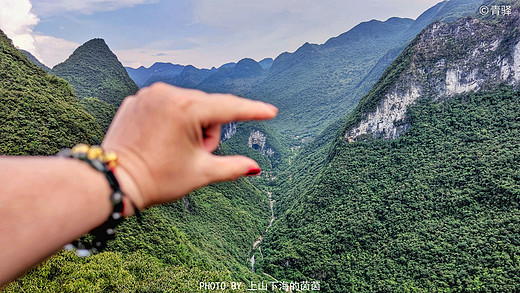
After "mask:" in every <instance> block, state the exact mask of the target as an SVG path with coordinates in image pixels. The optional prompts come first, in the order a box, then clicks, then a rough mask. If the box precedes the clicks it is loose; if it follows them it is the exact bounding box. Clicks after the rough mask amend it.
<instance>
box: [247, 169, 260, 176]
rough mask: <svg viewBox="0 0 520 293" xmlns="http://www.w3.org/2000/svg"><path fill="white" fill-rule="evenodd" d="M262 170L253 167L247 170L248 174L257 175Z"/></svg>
mask: <svg viewBox="0 0 520 293" xmlns="http://www.w3.org/2000/svg"><path fill="white" fill-rule="evenodd" d="M260 172H262V170H260V168H251V169H249V171H247V173H246V176H255V175H258V174H260Z"/></svg>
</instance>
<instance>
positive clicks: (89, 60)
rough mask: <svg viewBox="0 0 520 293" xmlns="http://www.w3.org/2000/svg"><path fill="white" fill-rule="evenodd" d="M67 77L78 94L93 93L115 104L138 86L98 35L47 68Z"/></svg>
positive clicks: (88, 94) (82, 96)
mask: <svg viewBox="0 0 520 293" xmlns="http://www.w3.org/2000/svg"><path fill="white" fill-rule="evenodd" d="M51 73H52V74H55V75H57V76H59V77H62V78H63V79H65V80H67V81H68V82H69V83H70V84H71V85H72V87H73V88H74V91H75V92H76V94H77V95H78V96H79V97H80V98H84V97H96V98H99V99H100V100H102V101H104V102H107V103H110V104H113V105H116V106H119V104H121V102H122V101H123V99H124V98H125V97H127V96H129V95H133V94H135V93H136V92H137V90H138V89H139V88H138V87H137V85H136V84H135V82H134V81H133V80H132V79H131V78H130V77H129V76H128V73H127V72H126V70H125V68H124V67H123V65H122V64H121V62H119V60H118V59H117V56H116V55H114V53H112V51H110V48H108V46H107V44H106V43H105V41H104V40H102V39H92V40H90V41H88V42H86V43H85V44H83V45H81V46H80V47H79V48H77V49H76V50H75V51H74V52H73V53H72V55H71V56H70V57H69V58H68V59H67V60H65V61H64V62H63V63H60V64H58V65H56V66H54V68H53V69H52V71H51Z"/></svg>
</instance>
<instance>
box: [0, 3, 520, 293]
mask: <svg viewBox="0 0 520 293" xmlns="http://www.w3.org/2000/svg"><path fill="white" fill-rule="evenodd" d="M504 3H506V4H507V5H511V6H512V8H511V15H509V16H507V17H503V18H500V19H497V18H492V17H491V16H489V15H488V16H483V15H481V14H479V13H478V11H479V10H478V9H479V7H480V6H481V5H487V6H489V7H491V6H492V5H496V4H497V2H496V1H494V0H485V1H477V0H451V1H443V2H440V3H439V4H437V5H435V6H433V7H431V8H430V9H428V10H427V11H425V12H424V13H423V14H422V15H421V16H419V17H418V18H417V19H415V20H412V19H406V18H398V17H393V18H390V19H388V20H386V21H378V20H372V21H368V22H363V23H360V24H359V25H357V26H355V27H354V28H352V29H351V30H350V31H348V32H345V33H343V34H341V35H338V36H336V37H333V38H330V39H329V40H328V41H326V42H325V43H323V44H310V43H305V44H304V45H302V46H301V47H300V48H298V49H297V50H296V51H295V52H292V53H289V52H286V53H282V54H281V55H279V56H278V57H276V58H274V59H264V60H261V61H260V62H257V61H255V60H253V59H251V58H244V59H242V60H238V61H237V62H232V63H228V64H224V65H222V66H221V67H219V68H215V67H213V68H210V69H200V68H196V67H194V66H191V65H179V64H172V63H164V62H163V63H160V62H157V63H155V64H154V65H153V66H151V67H149V68H145V67H139V68H129V67H126V68H125V67H123V65H122V64H121V62H120V61H119V59H118V57H117V56H116V55H115V54H114V53H113V52H112V51H111V50H110V48H109V47H108V45H107V44H106V43H105V41H104V40H102V39H93V40H91V41H88V42H87V43H85V44H84V45H82V46H80V47H79V48H78V49H77V50H75V51H74V53H73V54H72V55H71V56H70V57H69V58H68V59H67V60H65V61H64V62H63V63H61V64H59V65H57V66H55V67H54V68H52V69H50V68H44V67H43V66H42V65H43V64H41V65H40V64H38V63H37V62H35V61H34V60H33V58H34V56H32V57H31V56H29V55H28V54H27V53H24V52H20V51H18V50H17V49H16V48H15V47H14V46H13V45H12V43H11V41H10V40H9V39H8V38H7V37H6V36H5V35H4V34H0V45H1V47H0V65H1V67H0V99H2V103H0V119H1V124H0V153H1V154H2V155H53V154H55V153H56V152H57V151H58V150H59V149H60V148H62V147H69V146H71V145H73V144H75V143H76V142H85V143H89V144H97V143H100V142H101V141H102V139H103V135H104V133H105V132H106V131H107V129H108V127H109V125H110V121H111V120H112V118H113V116H114V115H115V113H116V111H117V108H118V106H119V105H120V103H121V102H122V99H123V98H124V97H126V96H128V95H131V94H133V93H135V92H136V91H137V90H138V89H139V87H143V86H146V85H149V84H151V83H153V82H157V81H161V82H166V83H169V84H172V85H177V86H183V87H188V88H195V89H200V90H204V91H208V92H226V93H232V94H236V95H240V96H244V97H248V98H252V99H258V100H262V101H266V102H270V103H273V104H274V105H276V106H277V107H279V109H280V115H279V117H277V118H275V119H274V120H273V121H267V122H238V123H230V124H228V125H225V126H223V130H222V135H221V144H220V146H219V147H218V149H217V150H216V151H215V153H216V154H218V155H234V154H241V155H246V156H248V157H251V158H253V159H254V160H256V161H257V162H258V164H259V165H260V167H261V168H262V174H261V175H260V176H258V177H254V178H241V179H239V180H237V181H233V182H222V183H218V184H212V185H210V186H206V187H203V188H201V189H198V190H196V191H194V192H192V193H190V194H188V195H186V196H185V197H184V198H183V199H182V200H179V201H178V202H173V203H170V204H165V205H161V206H155V207H152V208H150V209H148V210H146V211H144V212H143V218H142V219H141V220H138V219H136V218H135V217H133V218H130V219H128V220H126V221H125V222H124V223H123V224H122V225H121V226H120V228H119V230H118V236H117V238H116V240H114V241H112V242H111V243H110V244H109V247H108V249H107V251H106V252H103V253H100V254H97V255H94V256H92V257H89V258H78V257H77V256H75V255H74V254H73V253H71V252H65V251H62V252H59V253H58V254H57V255H55V256H53V257H51V258H50V259H48V260H47V261H45V262H44V263H43V264H42V265H40V266H38V267H36V268H34V269H32V270H31V271H29V272H28V273H27V274H26V275H24V276H22V277H20V278H19V279H17V280H16V281H14V282H12V283H11V284H9V285H8V286H6V287H4V288H2V291H5V292H76V291H83V292H107V291H109V292H195V291H202V292H213V291H211V290H197V289H199V284H200V282H231V281H232V282H241V283H242V284H243V285H244V286H243V287H242V289H241V290H238V291H239V292H246V291H248V290H247V288H250V286H251V287H252V286H253V284H262V283H266V284H271V283H273V282H276V283H277V284H282V282H285V283H291V282H297V283H299V284H300V283H303V284H307V285H308V284H311V283H312V284H313V286H315V287H313V288H317V287H316V286H318V285H319V288H320V290H319V291H323V292H411V291H415V292H430V291H432V292H439V291H442V292H454V291H456V292H461V291H479V292H489V291H495V292H514V291H518V289H519V288H520V285H519V284H520V279H519V276H520V274H519V273H520V271H519V270H520V201H519V199H520V171H519V170H520V169H519V166H520V92H519V88H520V78H519V76H520V75H519V72H520V63H519V62H520V59H519V58H520V57H519V56H520V30H519V28H520V5H519V4H518V3H516V2H514V1H505V2H504ZM506 4H501V5H506ZM34 59H36V58H34ZM31 60H32V61H31ZM32 62H34V63H35V64H33V63H32ZM48 72H49V73H50V75H49V74H48ZM94 85H95V86H94ZM270 288H271V287H270ZM309 288H310V287H309ZM223 291H224V292H226V291H229V292H231V289H229V290H223ZM272 291H275V292H277V291H281V290H272ZM294 291H298V290H293V292H294ZM307 291H310V289H309V290H307ZM233 292H235V291H233ZM304 292H305V291H304Z"/></svg>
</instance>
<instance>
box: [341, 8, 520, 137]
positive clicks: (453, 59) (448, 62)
mask: <svg viewBox="0 0 520 293" xmlns="http://www.w3.org/2000/svg"><path fill="white" fill-rule="evenodd" d="M519 27H520V13H519V10H514V11H513V14H512V15H511V16H507V17H502V18H500V19H497V21H496V22H493V23H490V22H487V21H484V20H480V19H476V18H464V19H460V20H458V21H456V22H453V23H450V24H446V23H439V22H438V23H434V24H432V25H430V26H429V27H428V28H427V29H425V30H424V31H423V32H422V33H421V34H420V35H419V36H418V37H417V38H416V39H415V41H414V42H412V44H411V45H410V47H409V48H407V50H408V51H406V50H405V53H406V52H407V53H408V56H407V58H409V59H408V60H407V62H408V63H407V64H408V65H407V66H406V68H405V69H403V70H401V71H400V72H399V75H398V76H397V77H395V76H393V77H392V78H391V77H390V76H391V74H385V75H383V77H382V80H380V81H379V84H380V88H384V90H382V91H380V92H377V91H373V92H372V96H370V95H371V93H369V94H368V95H367V96H365V98H364V99H374V101H375V99H377V101H378V102H377V104H376V105H377V106H376V107H375V109H371V110H370V111H365V112H363V113H361V114H360V119H359V122H358V123H356V124H355V125H353V127H350V128H348V129H347V132H346V133H345V138H346V139H347V140H348V141H349V142H351V141H355V140H356V139H358V138H359V136H360V135H371V136H373V137H379V138H386V139H393V138H396V137H398V136H399V135H400V134H402V133H403V132H404V131H406V129H407V128H408V127H409V124H408V122H407V121H406V110H407V107H408V106H409V105H411V104H413V103H415V102H416V101H417V99H420V98H428V99H433V100H443V99H447V98H449V97H452V96H453V95H456V94H461V93H466V92H470V91H478V90H481V89H485V88H488V87H492V86H494V85H497V84H501V83H506V84H510V85H513V86H518V84H519V82H520V33H519V32H518V28H519ZM405 53H403V54H405ZM397 61H399V60H397ZM397 61H396V62H395V63H394V64H392V65H391V66H390V67H394V71H395V68H398V67H399V66H403V64H402V63H401V64H398V62H397ZM401 61H402V60H401ZM391 69H392V68H389V70H387V71H392V70H391ZM398 70H399V69H398ZM385 78H386V79H385ZM377 86H378V84H376V86H375V87H377ZM363 102H365V103H366V104H368V103H369V102H368V101H363V100H362V101H361V102H360V105H361V104H363ZM367 107H368V106H367Z"/></svg>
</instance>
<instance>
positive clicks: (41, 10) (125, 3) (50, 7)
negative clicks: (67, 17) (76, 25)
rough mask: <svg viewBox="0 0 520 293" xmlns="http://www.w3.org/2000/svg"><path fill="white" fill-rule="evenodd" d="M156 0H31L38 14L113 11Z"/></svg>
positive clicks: (155, 0)
mask: <svg viewBox="0 0 520 293" xmlns="http://www.w3.org/2000/svg"><path fill="white" fill-rule="evenodd" d="M157 2H158V0H81V1H70V0H33V4H34V11H35V12H36V14H38V15H41V16H43V15H45V16H48V15H55V14H60V13H63V12H67V11H77V12H80V13H83V14H92V13H95V12H101V11H114V10H117V9H119V8H123V7H134V6H136V5H140V4H150V3H157Z"/></svg>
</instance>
